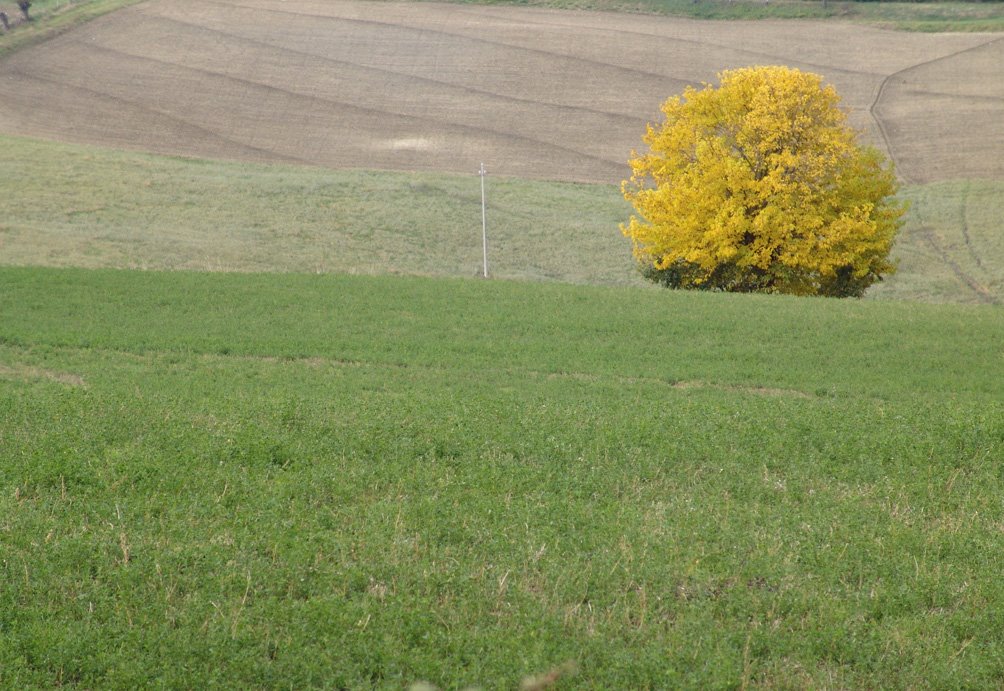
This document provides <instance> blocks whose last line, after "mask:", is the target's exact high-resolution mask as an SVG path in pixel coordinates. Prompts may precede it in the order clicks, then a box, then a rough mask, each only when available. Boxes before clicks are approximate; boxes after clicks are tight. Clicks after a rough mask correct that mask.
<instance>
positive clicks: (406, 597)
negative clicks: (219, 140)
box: [0, 0, 1004, 689]
mask: <svg viewBox="0 0 1004 691" xmlns="http://www.w3.org/2000/svg"><path fill="white" fill-rule="evenodd" d="M674 2H675V0H674ZM122 4H123V0H102V2H79V3H77V2H68V1H66V0H38V2H37V3H36V7H35V10H37V11H36V14H37V15H38V16H39V17H40V21H39V22H37V24H35V25H34V26H32V27H19V28H18V29H17V30H16V31H15V32H12V33H11V34H9V35H5V36H2V37H0V54H3V52H4V51H7V50H12V49H14V48H16V47H18V46H19V45H23V44H24V42H27V41H34V40H40V39H41V38H43V37H44V36H48V35H52V32H58V31H61V30H62V29H63V28H64V27H65V26H70V25H72V24H73V23H74V22H78V21H81V20H82V19H83V18H85V16H90V13H96V12H103V11H107V10H109V9H110V8H112V7H115V6H120V5H122ZM530 4H535V5H547V6H552V7H556V6H562V7H580V8H586V9H609V10H619V11H650V12H670V13H681V14H688V15H690V16H705V15H707V16H722V17H725V16H728V17H730V18H742V17H747V18H759V17H781V16H789V15H791V14H792V13H799V12H807V13H808V15H809V16H819V15H820V14H823V13H825V14H827V15H836V16H840V17H843V18H846V19H853V20H858V19H861V20H866V21H873V22H874V21H877V22H882V23H887V24H890V25H895V26H899V27H901V28H913V29H934V28H939V27H940V28H952V29H956V30H961V29H974V30H975V29H981V28H982V29H986V28H990V29H993V28H1001V26H1002V25H1001V17H1004V5H1001V4H999V3H981V4H950V5H941V4H923V5H921V4H917V5H912V4H902V5H901V4H898V3H897V4H892V3H853V4H847V3H829V4H828V6H827V8H826V9H825V12H824V10H823V8H822V7H821V5H820V4H818V3H808V2H787V3H786V2H779V1H777V0H774V1H773V2H771V3H770V5H764V4H760V3H753V2H736V3H724V2H708V1H706V0H702V1H701V2H698V3H691V2H690V0H686V2H683V1H682V0H681V2H679V3H678V4H673V3H672V2H657V0H642V1H641V2H634V3H630V4H628V3H624V2H620V0H610V1H609V2H608V1H607V0H553V1H549V2H546V3H545V2H532V3H530ZM799 16H803V15H799ZM0 169H2V170H3V171H4V174H3V175H2V176H0V688H3V689H6V688H10V689H22V688H40V689H41V688H54V687H62V686H75V687H79V688H137V687H166V688H204V687H211V686H216V687H224V688H278V687H281V688H311V687H318V688H336V689H342V688H345V689H348V688H353V689H355V688H398V689H400V688H408V687H409V686H411V685H413V684H417V683H418V682H423V681H424V682H428V683H430V684H433V685H435V686H437V687H440V688H444V689H446V688H467V687H473V688H485V689H494V688H518V687H520V686H522V687H523V688H526V689H543V688H550V687H551V686H552V685H553V687H554V688H558V689H573V688H584V689H585V688H624V689H627V688H632V689H633V688H638V689H642V688H653V689H655V688H658V689H662V688H723V687H725V688H736V687H738V688H746V687H749V686H760V687H771V688H773V687H782V688H813V687H830V688H998V687H1001V686H1002V685H1004V581H1002V580H1001V578H1000V572H1001V560H1002V550H1001V545H1002V533H1004V505H1002V501H1001V497H1002V496H1004V473H1002V470H1001V460H1002V458H1004V310H1002V308H1001V307H1000V305H999V303H1001V302H1002V301H1004V236H1002V234H1001V232H1000V221H999V219H1000V218H1001V217H1002V216H1004V202H1002V200H1004V183H1002V182H1000V181H984V180H957V181H950V182H943V183H938V184H933V185H926V186H910V187H905V188H904V189H903V190H902V196H904V197H905V198H907V199H909V200H910V201H911V204H912V207H911V211H910V215H909V217H908V222H907V225H906V227H905V228H904V230H903V233H902V235H901V237H900V239H899V241H898V242H897V245H896V249H895V257H896V258H897V259H898V261H899V263H900V271H899V272H898V273H897V274H896V275H895V276H893V277H891V278H890V279H889V280H887V281H886V282H884V283H883V284H881V285H879V286H876V287H875V288H873V289H872V290H871V291H870V292H869V296H868V299H866V300H842V301H838V300H824V299H795V298H789V297H782V296H770V297H768V296H740V295H722V294H687V293H679V292H672V291H664V290H660V289H656V288H654V287H651V286H648V285H647V284H645V283H644V282H643V281H642V280H641V279H640V278H639V277H638V276H637V274H636V272H635V271H634V268H633V266H632V261H631V258H630V254H629V248H628V245H627V241H626V240H625V239H624V238H623V237H621V236H620V234H619V232H618V230H617V225H618V224H619V223H620V222H622V221H624V220H625V219H626V218H627V216H628V214H629V213H630V208H629V207H628V205H627V204H626V203H625V202H624V201H623V200H622V199H621V197H620V194H619V192H618V190H617V189H616V188H615V187H611V186H602V185H581V184H568V183H548V182H531V181H523V180H514V179H497V178H493V177H489V178H488V194H489V208H488V219H489V233H490V236H491V259H492V273H493V276H494V277H496V278H497V279H509V280H492V281H483V280H472V277H473V276H475V275H476V274H477V273H478V272H479V270H480V267H481V246H480V230H481V228H480V221H481V217H480V211H481V209H480V188H479V180H478V178H477V176H476V175H474V174H472V175H470V176H457V175H446V174H410V173H375V172H369V171H331V170H322V169H313V168H303V167H292V166H263V165H251V164H244V163H230V162H215V161H204V160H194V159H183V158H171V157H163V156H153V155H148V154H143V153H133V152H122V151H109V150H105V149H99V148H92V147H83V146H74V145H63V144H54V143H48V142H40V141H34V140H29V139H23V138H16V137H8V136H0ZM938 303H954V304H938Z"/></svg>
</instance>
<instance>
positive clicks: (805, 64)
mask: <svg viewBox="0 0 1004 691" xmlns="http://www.w3.org/2000/svg"><path fill="white" fill-rule="evenodd" d="M471 7H472V6H470V5H465V6H464V8H463V9H462V10H459V11H458V13H463V14H470V15H473V16H475V17H487V18H491V17H492V14H491V13H489V12H479V11H477V10H474V9H472V8H471ZM478 7H482V8H487V7H490V6H489V5H478ZM495 7H499V6H498V5H496V6H495ZM501 7H512V8H523V7H525V6H522V5H502V6H501ZM528 9H529V8H528ZM587 11H590V12H603V10H587ZM613 14H618V15H623V16H628V17H631V16H637V15H632V14H627V13H622V12H614V13H613ZM651 16H653V17H655V18H661V19H667V20H673V19H685V20H687V21H691V22H708V21H719V20H708V19H694V18H692V17H686V16H682V15H668V14H666V15H651ZM523 21H524V23H527V24H536V25H538V26H554V27H562V28H568V29H577V30H583V29H584V28H585V29H587V30H589V31H592V32H605V33H614V34H626V35H628V36H645V37H647V38H656V39H664V40H667V41H674V42H676V43H685V44H687V45H692V46H697V47H699V48H709V47H710V48H717V49H721V50H729V51H732V52H734V53H738V54H743V55H749V56H753V57H756V58H767V59H768V60H779V59H781V56H778V55H774V54H773V53H764V52H761V51H759V50H749V49H747V48H739V47H736V46H730V45H728V44H723V43H712V42H711V41H699V40H696V39H692V38H679V37H675V36H662V35H660V34H653V33H648V32H645V31H631V30H628V29H611V28H606V27H604V28H598V27H582V26H580V25H577V24H566V23H560V22H543V21H527V20H523ZM721 21H726V22H739V21H743V20H741V19H725V20H721ZM779 21H799V20H795V19H792V20H779ZM806 21H821V20H811V19H810V20H806ZM501 45H506V44H501ZM554 55H562V54H561V53H554ZM562 57H571V56H562ZM798 64H799V65H802V66H803V67H810V68H812V69H818V70H826V71H827V72H839V73H842V74H854V75H862V76H867V77H880V76H882V73H881V72H869V71H865V70H852V69H847V68H846V67H836V66H834V65H821V64H819V63H815V62H806V61H804V60H800V61H799V62H798ZM673 78H674V79H677V80H678V81H687V82H690V80H684V79H680V78H679V77H673Z"/></svg>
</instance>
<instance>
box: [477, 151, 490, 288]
mask: <svg viewBox="0 0 1004 691" xmlns="http://www.w3.org/2000/svg"><path fill="white" fill-rule="evenodd" d="M487 173H488V171H486V170H485V164H484V163H482V164H481V170H479V171H478V174H479V175H480V176H481V248H482V253H483V255H484V277H485V278H488V223H487V217H486V216H485V175H487Z"/></svg>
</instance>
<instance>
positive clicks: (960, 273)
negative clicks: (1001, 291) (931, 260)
mask: <svg viewBox="0 0 1004 691" xmlns="http://www.w3.org/2000/svg"><path fill="white" fill-rule="evenodd" d="M921 232H922V234H923V237H924V240H925V241H926V242H927V244H928V245H929V246H930V247H931V249H932V250H934V252H935V254H937V255H938V258H939V259H940V260H941V262H942V263H943V264H944V265H945V266H947V267H948V268H949V269H950V270H951V271H952V273H953V274H954V275H955V277H956V278H957V279H958V280H959V281H960V282H961V283H963V284H964V285H965V286H966V287H967V288H969V289H970V290H971V291H972V293H973V294H974V295H975V296H976V299H977V300H979V301H980V302H983V303H985V304H988V305H999V304H1001V301H1000V299H999V298H998V297H997V296H996V295H994V294H993V293H992V292H991V291H990V290H989V289H988V288H987V287H986V286H984V285H983V284H982V283H980V282H979V281H977V280H976V279H975V278H973V277H972V276H971V275H970V274H969V273H968V272H966V270H965V269H963V268H962V266H961V265H960V264H959V263H958V262H957V261H955V260H954V259H952V258H951V257H950V256H948V252H946V251H945V248H944V247H943V246H942V245H941V243H940V242H939V241H938V238H937V234H936V233H935V232H934V230H932V229H931V228H929V227H924V228H922V229H921Z"/></svg>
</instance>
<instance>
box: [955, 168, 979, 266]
mask: <svg viewBox="0 0 1004 691" xmlns="http://www.w3.org/2000/svg"><path fill="white" fill-rule="evenodd" d="M971 184H972V183H971V182H970V181H969V180H966V182H965V184H964V185H963V187H962V201H961V203H960V207H961V208H960V209H959V221H960V227H961V228H962V241H963V242H965V243H966V249H967V250H969V256H970V257H972V258H973V261H974V262H976V268H978V269H981V270H982V269H983V260H982V259H981V258H980V255H979V254H977V253H976V248H974V247H973V242H972V239H971V238H970V236H969V188H970V186H971Z"/></svg>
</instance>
